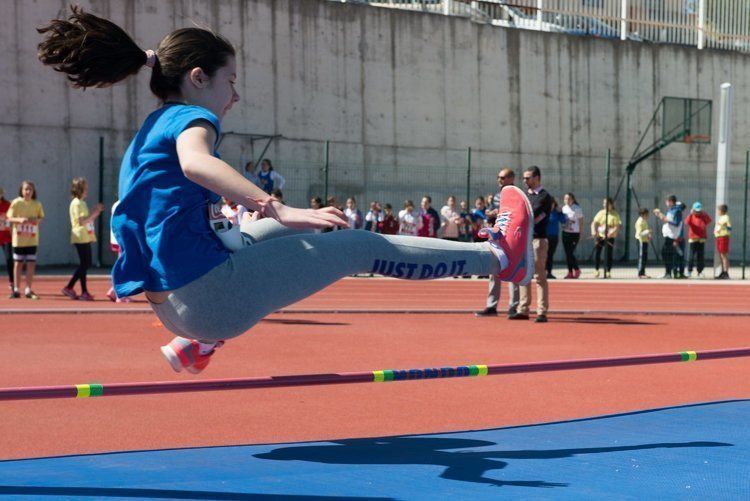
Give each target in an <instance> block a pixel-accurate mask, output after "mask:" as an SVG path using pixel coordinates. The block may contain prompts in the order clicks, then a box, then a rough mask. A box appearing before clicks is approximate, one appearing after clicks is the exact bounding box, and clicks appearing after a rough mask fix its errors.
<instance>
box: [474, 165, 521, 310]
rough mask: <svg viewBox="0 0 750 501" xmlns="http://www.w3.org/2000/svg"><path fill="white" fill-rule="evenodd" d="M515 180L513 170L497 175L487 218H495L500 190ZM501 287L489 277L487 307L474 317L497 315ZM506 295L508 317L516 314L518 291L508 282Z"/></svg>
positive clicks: (506, 168) (505, 169) (504, 169)
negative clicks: (507, 297) (496, 188)
mask: <svg viewBox="0 0 750 501" xmlns="http://www.w3.org/2000/svg"><path fill="white" fill-rule="evenodd" d="M515 179H516V174H515V173H514V172H513V169H510V168H508V167H504V168H502V169H501V170H500V172H499V173H498V174H497V185H498V187H499V190H498V192H497V194H496V195H495V197H494V199H493V201H492V202H493V203H492V205H493V207H492V209H491V210H488V211H487V216H497V208H498V207H500V196H501V193H502V190H503V188H504V187H506V186H512V185H513V183H514V181H515ZM501 287H502V282H501V281H500V280H496V279H495V277H494V276H492V275H490V284H489V293H488V294H487V306H486V307H485V308H484V309H483V310H481V311H477V312H475V313H474V315H476V316H477V317H490V316H495V315H497V303H498V301H500V289H501ZM508 294H509V295H510V300H509V302H508V315H509V316H510V315H513V314H514V313H516V309H517V308H518V303H519V289H518V286H517V285H515V284H514V283H513V282H508Z"/></svg>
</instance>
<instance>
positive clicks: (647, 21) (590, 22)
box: [337, 0, 750, 52]
mask: <svg viewBox="0 0 750 501" xmlns="http://www.w3.org/2000/svg"><path fill="white" fill-rule="evenodd" d="M337 1H344V2H346V1H349V2H351V3H366V4H370V5H373V6H377V7H389V8H397V9H405V10H414V11H421V12H430V13H434V14H443V15H450V16H460V17H467V18H470V19H472V20H473V21H475V22H482V23H489V24H493V25H496V26H504V27H511V28H521V29H529V30H536V31H546V32H554V33H567V34H570V35H583V36H593V37H597V38H609V39H620V40H634V41H643V42H653V43H665V44H678V45H691V46H695V47H697V48H698V49H704V48H713V49H723V50H734V51H739V52H750V1H748V0H511V1H506V0H337Z"/></svg>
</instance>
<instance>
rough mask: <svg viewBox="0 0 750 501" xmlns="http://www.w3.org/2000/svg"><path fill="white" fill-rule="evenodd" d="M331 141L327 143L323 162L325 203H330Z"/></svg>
mask: <svg viewBox="0 0 750 501" xmlns="http://www.w3.org/2000/svg"><path fill="white" fill-rule="evenodd" d="M329 144H330V141H326V147H325V152H324V162H323V185H324V186H323V203H324V204H327V203H328V148H329Z"/></svg>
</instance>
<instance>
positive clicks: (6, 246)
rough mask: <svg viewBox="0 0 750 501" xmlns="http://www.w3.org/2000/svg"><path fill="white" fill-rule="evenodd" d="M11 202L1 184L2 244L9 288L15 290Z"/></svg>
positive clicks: (0, 216)
mask: <svg viewBox="0 0 750 501" xmlns="http://www.w3.org/2000/svg"><path fill="white" fill-rule="evenodd" d="M9 208H10V202H9V201H7V200H6V199H5V190H3V188H2V186H0V246H1V247H2V248H3V256H4V257H5V266H6V271H7V273H8V288H9V289H10V292H11V293H12V292H13V236H12V235H11V231H10V230H11V228H12V224H11V223H10V222H9V221H8V219H7V217H8V209H9Z"/></svg>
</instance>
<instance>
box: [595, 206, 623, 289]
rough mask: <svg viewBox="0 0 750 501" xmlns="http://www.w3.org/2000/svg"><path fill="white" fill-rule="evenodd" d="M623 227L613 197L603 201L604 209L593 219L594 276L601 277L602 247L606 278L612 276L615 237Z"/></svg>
mask: <svg viewBox="0 0 750 501" xmlns="http://www.w3.org/2000/svg"><path fill="white" fill-rule="evenodd" d="M621 228H622V219H620V215H619V214H618V213H617V211H615V203H614V202H613V201H612V199H611V198H605V199H604V200H603V201H602V210H600V211H599V212H597V213H596V216H594V220H593V221H591V236H592V238H593V239H594V241H595V242H596V243H595V244H594V278H599V276H600V273H599V268H600V267H601V263H602V249H605V251H604V259H605V263H604V278H611V277H612V255H613V254H614V250H615V238H617V234H618V233H620V229H621Z"/></svg>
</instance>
